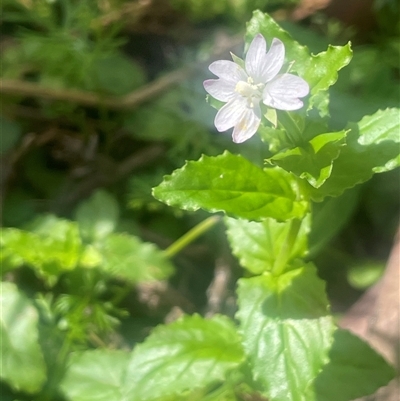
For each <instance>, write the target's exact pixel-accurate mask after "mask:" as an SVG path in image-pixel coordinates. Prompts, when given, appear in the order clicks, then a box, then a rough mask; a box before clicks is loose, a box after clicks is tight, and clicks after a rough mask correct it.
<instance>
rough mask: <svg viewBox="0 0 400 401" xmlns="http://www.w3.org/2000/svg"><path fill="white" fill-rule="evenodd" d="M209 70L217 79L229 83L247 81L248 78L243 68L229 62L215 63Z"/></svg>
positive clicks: (220, 61) (219, 61)
mask: <svg viewBox="0 0 400 401" xmlns="http://www.w3.org/2000/svg"><path fill="white" fill-rule="evenodd" d="M208 69H209V70H210V71H211V72H212V73H213V74H215V75H216V76H217V77H219V78H222V79H224V80H226V81H229V82H234V83H237V82H239V81H247V78H248V77H247V74H246V72H245V71H244V69H243V68H242V67H240V66H239V65H238V64H236V63H234V62H233V61H229V60H218V61H214V62H213V63H211V64H210V66H209V67H208Z"/></svg>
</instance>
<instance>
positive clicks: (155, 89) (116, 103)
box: [0, 36, 241, 110]
mask: <svg viewBox="0 0 400 401" xmlns="http://www.w3.org/2000/svg"><path fill="white" fill-rule="evenodd" d="M240 41H241V40H240V39H239V37H238V36H235V37H233V38H230V39H229V40H226V42H227V43H226V44H224V46H223V48H221V49H218V50H217V51H216V52H214V54H213V55H212V56H211V57H210V59H209V60H207V62H196V63H192V64H191V65H189V66H186V67H183V68H180V69H178V70H175V71H172V72H170V73H167V74H165V75H164V76H162V77H160V78H158V79H156V80H154V81H153V82H151V83H149V84H147V85H144V86H142V87H141V88H140V89H138V90H135V91H133V92H131V93H128V94H127V95H126V96H121V97H115V96H111V97H110V96H102V95H101V94H98V93H96V92H87V91H81V90H77V89H62V90H60V89H53V88H46V87H44V86H42V85H40V84H36V83H33V82H27V81H20V80H13V79H1V80H0V94H4V95H14V96H15V95H16V96H24V97H35V98H41V99H49V100H61V101H67V102H71V103H76V104H79V105H82V106H91V107H99V106H103V107H107V108H108V109H112V110H124V109H133V108H135V107H137V106H139V105H140V104H142V103H144V102H146V101H148V100H150V99H152V98H153V97H155V96H156V95H158V94H160V93H162V92H164V91H165V90H167V89H168V88H170V87H171V86H173V85H176V84H178V83H179V82H182V81H184V80H185V79H187V78H188V77H189V76H190V75H191V74H193V73H194V72H196V70H198V69H199V68H202V67H204V66H205V65H207V64H208V63H209V62H210V61H211V60H212V59H215V57H218V56H220V55H222V54H224V53H225V52H227V50H228V49H229V48H232V47H234V46H236V45H237V44H239V43H240Z"/></svg>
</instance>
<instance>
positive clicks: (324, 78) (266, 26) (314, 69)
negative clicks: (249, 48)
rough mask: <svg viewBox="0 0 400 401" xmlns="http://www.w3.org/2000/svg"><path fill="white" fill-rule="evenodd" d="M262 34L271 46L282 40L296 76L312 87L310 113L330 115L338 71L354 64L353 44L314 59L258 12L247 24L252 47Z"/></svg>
mask: <svg viewBox="0 0 400 401" xmlns="http://www.w3.org/2000/svg"><path fill="white" fill-rule="evenodd" d="M258 33H261V34H262V35H263V36H264V37H265V38H266V39H267V41H268V42H269V43H270V42H271V41H272V39H273V38H279V39H281V40H282V41H283V43H284V44H285V50H286V60H287V61H288V62H291V61H294V64H293V66H292V68H291V71H293V72H296V73H297V74H298V75H299V76H300V77H302V78H303V79H305V80H306V81H307V82H308V84H309V85H310V98H309V106H308V110H310V109H311V108H313V107H316V108H317V109H318V110H319V111H320V114H321V115H327V114H328V102H329V94H328V92H327V89H328V88H329V87H330V86H331V85H333V84H334V83H335V82H336V81H337V78H338V71H339V70H340V69H342V68H343V67H345V66H346V65H347V64H348V63H349V62H350V60H351V57H352V51H351V48H350V44H347V45H346V46H329V47H328V49H327V51H326V52H322V53H319V54H318V55H316V56H315V55H311V54H310V52H309V50H308V49H307V48H306V47H305V46H301V45H300V44H299V43H297V42H296V41H295V40H293V39H292V38H291V36H290V35H289V34H288V33H287V32H286V31H284V30H283V29H282V28H281V27H280V26H279V25H278V24H277V23H276V22H275V21H274V19H273V18H272V17H270V16H269V15H268V14H264V13H262V12H261V11H254V13H253V17H252V19H251V20H250V21H249V23H248V24H247V30H246V42H247V43H250V42H251V40H252V39H253V38H254V36H255V35H257V34H258Z"/></svg>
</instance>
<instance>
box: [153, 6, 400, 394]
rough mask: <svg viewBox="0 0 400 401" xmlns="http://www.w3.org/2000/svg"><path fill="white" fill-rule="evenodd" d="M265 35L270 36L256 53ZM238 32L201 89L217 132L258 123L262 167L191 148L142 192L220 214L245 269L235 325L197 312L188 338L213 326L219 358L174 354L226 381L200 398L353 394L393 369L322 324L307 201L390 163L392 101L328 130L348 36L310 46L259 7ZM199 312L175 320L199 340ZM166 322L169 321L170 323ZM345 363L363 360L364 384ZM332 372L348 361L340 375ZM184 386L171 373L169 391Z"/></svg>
mask: <svg viewBox="0 0 400 401" xmlns="http://www.w3.org/2000/svg"><path fill="white" fill-rule="evenodd" d="M266 38H267V39H271V38H273V39H272V42H271V44H270V47H269V51H268V52H266V50H267V44H266V40H265V39H266ZM246 41H247V43H249V47H248V52H247V55H246V57H245V60H244V61H243V60H240V59H239V58H237V57H236V56H234V62H232V61H225V60H222V61H216V62H214V63H212V64H211V65H210V71H211V72H212V73H213V74H215V75H216V76H217V77H218V79H209V80H206V81H205V82H204V88H205V90H206V91H207V92H208V93H209V95H211V96H212V97H213V98H215V99H217V100H218V101H221V102H224V103H225V104H224V105H222V107H221V105H220V104H217V108H219V110H218V112H217V115H216V117H215V127H216V128H217V130H218V131H225V130H228V129H230V128H232V127H233V141H234V142H236V143H241V142H243V141H245V140H247V139H249V138H251V137H252V136H253V135H254V134H255V133H256V132H258V133H259V135H260V138H261V140H262V141H263V142H264V145H263V147H264V149H265V155H266V156H265V163H266V165H265V166H263V167H260V166H258V165H255V164H253V163H252V162H250V161H249V160H247V159H246V158H244V157H242V156H240V155H234V154H232V153H230V152H228V151H225V152H224V153H223V154H222V155H219V156H215V157H208V156H202V157H201V158H200V160H198V161H188V162H187V163H186V165H185V166H184V167H182V168H181V169H178V170H176V171H174V172H173V173H172V175H170V176H166V177H164V181H163V182H162V183H161V184H160V185H159V186H157V187H156V188H154V191H153V194H154V196H155V197H156V198H157V199H159V200H161V201H163V202H165V203H166V204H168V205H170V206H176V207H179V208H181V209H185V210H191V211H195V210H197V209H200V208H201V209H204V210H206V211H209V212H211V213H215V212H219V211H221V212H223V213H225V214H226V215H227V217H226V218H225V224H226V227H227V235H228V239H229V242H230V245H231V248H232V251H233V253H234V254H235V256H237V258H238V259H239V261H240V263H241V265H242V266H243V268H244V269H246V270H247V277H244V278H241V279H240V280H239V281H238V288H237V295H238V301H237V302H238V305H237V307H238V311H237V314H236V318H237V319H238V321H239V325H238V328H237V332H238V334H237V336H236V337H235V336H234V334H233V333H234V331H235V328H234V327H235V324H234V322H233V321H230V323H229V324H228V322H227V321H226V319H225V318H224V319H222V317H220V316H215V317H214V318H213V319H211V320H203V322H204V332H203V337H202V339H203V340H204V342H202V341H200V342H198V343H197V345H198V347H199V350H200V349H204V347H207V345H205V343H207V340H206V337H207V335H208V334H210V332H211V331H215V332H218V338H219V340H218V342H219V345H220V347H219V348H218V351H216V352H215V355H216V354H218V356H215V357H214V358H212V357H210V358H209V359H208V358H205V359H201V358H200V359H201V360H200V359H196V358H189V357H188V359H187V363H190V365H191V367H192V368H193V367H194V366H195V364H196V363H198V365H196V366H198V367H199V369H201V368H200V367H204V364H205V363H206V361H207V362H209V363H210V366H211V364H212V366H213V369H212V371H213V375H211V376H210V375H209V372H210V371H209V370H208V369H205V370H204V374H200V375H197V376H196V380H199V377H201V386H204V385H206V384H207V383H211V382H212V380H215V381H223V382H224V383H225V384H223V385H222V386H221V387H220V388H219V389H218V391H217V392H216V394H217V393H218V395H216V396H215V398H212V397H211V398H210V399H213V400H214V399H215V400H217V399H227V400H228V399H229V400H234V399H237V398H235V394H236V392H235V391H237V387H235V386H238V385H239V384H240V383H242V384H243V383H246V386H248V387H250V389H251V390H250V391H256V392H258V394H261V395H262V396H263V397H267V398H266V399H268V400H271V401H283V400H285V401H286V400H289V401H300V400H304V401H317V400H327V401H337V400H343V401H346V400H350V399H353V398H354V397H361V396H363V395H366V394H368V393H371V392H373V391H374V390H375V389H377V388H378V387H379V386H381V385H384V384H385V383H387V381H388V380H390V378H391V377H392V375H393V371H392V368H391V367H389V366H388V365H387V364H386V362H385V361H384V360H383V359H382V358H381V357H380V356H379V355H378V354H376V353H375V352H374V351H372V349H371V348H369V346H367V345H366V344H365V343H364V342H362V341H361V340H360V339H359V338H357V337H355V336H353V335H351V334H350V333H348V332H346V331H344V330H341V329H338V328H337V326H336V325H335V322H334V320H333V317H332V316H331V314H330V309H329V301H328V299H327V296H326V293H325V284H324V282H323V281H322V280H321V279H320V278H319V277H318V274H317V269H316V266H315V265H314V264H313V263H312V262H311V261H310V260H311V258H312V256H313V253H314V254H315V250H316V249H317V248H318V243H317V245H315V244H314V245H313V247H312V249H311V250H310V249H309V245H308V235H309V234H310V232H311V233H312V234H313V237H314V238H315V237H319V241H320V242H319V244H321V243H324V242H325V241H326V237H324V236H325V235H326V234H325V233H323V232H318V233H316V231H315V230H317V226H316V225H314V219H315V214H313V213H312V211H313V205H314V204H315V203H317V202H321V201H322V200H324V199H326V198H327V197H337V196H339V195H341V194H342V193H344V192H345V191H346V190H347V189H349V188H352V187H353V186H355V185H357V184H359V183H361V182H364V181H366V180H368V179H369V178H370V177H371V176H372V175H373V174H374V173H381V172H384V171H388V170H391V169H393V168H395V167H396V166H398V164H399V159H398V154H399V152H398V147H397V148H396V149H394V147H393V144H395V143H398V142H399V136H398V134H397V133H398V130H399V126H400V124H399V119H398V115H399V110H398V109H386V110H380V111H377V112H376V113H375V114H372V115H369V116H365V117H364V118H362V119H361V120H360V121H359V122H357V123H355V124H350V125H348V126H347V127H345V128H343V129H341V130H339V131H333V132H332V131H331V130H330V129H329V124H328V121H329V108H328V106H329V92H328V89H329V88H330V87H331V86H332V85H333V84H334V83H335V82H336V80H337V78H338V71H339V70H340V69H341V68H343V67H345V66H346V65H347V64H348V63H349V62H350V60H351V57H352V51H351V48H350V44H347V45H346V46H329V47H328V49H327V50H326V51H325V52H322V53H319V54H317V55H312V54H310V52H309V51H308V49H307V48H306V47H304V46H301V45H300V44H298V43H297V42H295V41H294V40H293V39H292V38H291V37H290V36H289V35H288V33H287V32H285V31H284V30H282V29H281V28H280V27H279V26H278V25H277V24H276V23H275V22H274V21H273V19H272V18H270V17H269V16H268V15H266V14H262V13H261V12H255V13H254V15H253V18H252V19H251V21H250V22H249V24H248V26H247V33H246ZM285 56H286V58H287V60H288V61H294V63H293V65H292V66H291V70H292V72H293V73H294V74H296V75H294V74H289V73H281V74H280V73H279V72H280V71H281V70H282V67H283V65H284V61H285ZM307 95H309V96H308V97H307V98H306V99H305V96H307ZM213 104H214V103H213ZM271 110H272V113H271ZM271 122H272V124H271ZM256 140H257V139H255V138H253V139H252V141H256ZM260 146H261V144H260ZM228 216H229V217H228ZM317 217H318V216H317ZM315 221H316V220H315ZM331 224H336V223H335V222H332V223H331ZM221 319H222V320H221ZM200 320H201V318H200V317H198V316H197V317H185V318H184V319H183V320H181V321H180V322H179V323H176V326H177V327H178V326H179V327H181V325H187V328H188V329H189V328H190V329H193V330H194V331H193V338H198V336H199V334H198V333H197V331H196V330H195V327H196V328H197V327H199V325H201V323H200ZM225 325H226V326H225ZM217 326H218V327H217ZM222 326H224V327H225V329H222ZM228 326H229V328H228ZM206 327H207V328H206ZM160 330H161V329H160ZM164 330H165V331H168V328H165V329H164ZM174 330H176V329H175V328H173V327H170V331H169V333H170V334H171V335H172V333H173V332H174ZM195 332H196V334H195ZM223 332H224V333H225V334H224V335H225V340H222V339H221V338H220V335H222V333H223ZM164 335H165V333H164ZM156 337H157V334H156V333H155V334H154V341H156ZM234 338H235V340H234ZM148 341H149V344H150V342H151V341H152V340H151V339H149V340H148ZM213 344H214V345H215V343H214V342H213ZM361 355H364V356H366V357H365V358H366V359H363V358H364V357H361ZM367 360H368V362H367ZM245 361H246V362H245ZM354 366H358V367H360V366H364V368H363V369H370V373H371V377H372V376H373V377H374V381H373V384H372V381H369V380H365V376H364V373H363V369H359V368H358V370H357V369H353V368H354ZM367 366H368V368H367ZM340 372H348V374H347V375H346V378H344V375H343V374H342V373H340ZM372 372H373V373H372ZM182 374H183V375H184V376H185V374H186V373H183V371H182ZM338 383H340V385H339V386H338V385H337V384H338ZM188 388H192V387H191V386H190V385H189V384H188V383H187V382H185V383H181V390H182V391H183V389H188ZM235 389H236V390H235ZM327 389H328V390H327ZM247 390H248V388H247ZM175 391H178V390H176V389H175ZM212 394H213V393H212ZM221 394H223V396H224V397H225V398H218V397H220V396H221ZM221 397H222V396H221ZM257 397H258V396H257ZM207 399H208V398H207ZM257 399H258V398H257ZM261 399H264V398H261Z"/></svg>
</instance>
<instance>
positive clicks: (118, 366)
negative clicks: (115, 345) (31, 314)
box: [60, 349, 130, 401]
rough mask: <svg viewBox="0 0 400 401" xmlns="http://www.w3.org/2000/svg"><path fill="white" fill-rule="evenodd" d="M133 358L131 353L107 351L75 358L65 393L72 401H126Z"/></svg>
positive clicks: (65, 377)
mask: <svg viewBox="0 0 400 401" xmlns="http://www.w3.org/2000/svg"><path fill="white" fill-rule="evenodd" d="M129 357H130V354H129V353H128V352H124V351H117V350H104V349H102V350H95V351H83V352H76V353H74V354H72V355H71V357H70V360H69V362H68V368H67V372H66V374H65V376H64V378H63V380H62V382H61V386H60V387H61V390H62V392H63V393H64V395H65V396H66V397H67V398H68V399H69V400H71V401H110V400H113V401H123V400H124V399H126V398H124V395H123V392H124V383H125V370H126V366H127V363H128V360H129Z"/></svg>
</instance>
